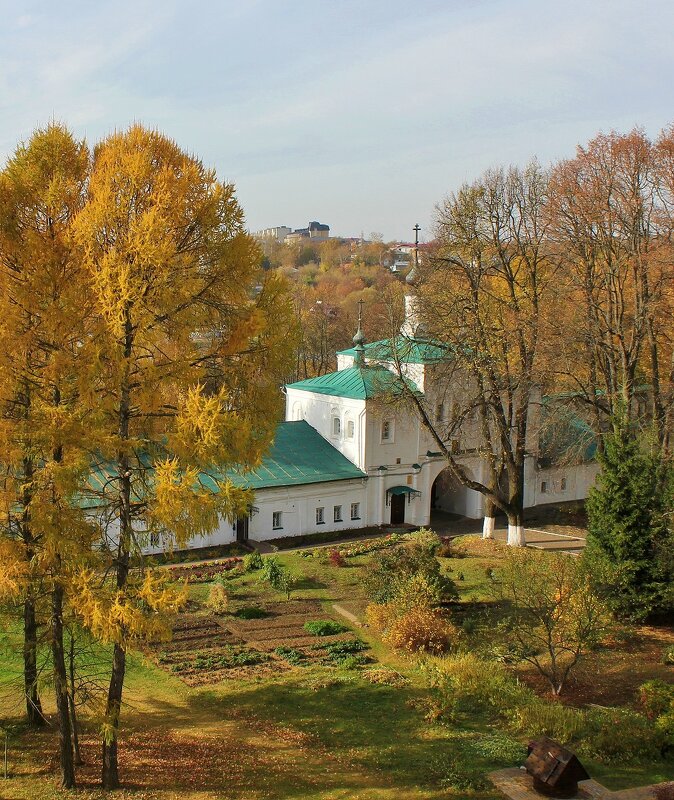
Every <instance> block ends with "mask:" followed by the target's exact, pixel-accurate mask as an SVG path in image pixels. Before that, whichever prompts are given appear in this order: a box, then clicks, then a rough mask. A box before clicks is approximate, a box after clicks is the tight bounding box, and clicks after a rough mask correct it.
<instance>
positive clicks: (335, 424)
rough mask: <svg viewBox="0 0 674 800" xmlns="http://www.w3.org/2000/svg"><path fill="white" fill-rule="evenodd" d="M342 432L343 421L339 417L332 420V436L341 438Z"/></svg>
mask: <svg viewBox="0 0 674 800" xmlns="http://www.w3.org/2000/svg"><path fill="white" fill-rule="evenodd" d="M341 432H342V421H341V420H340V418H339V417H333V418H332V435H333V436H339V435H340V434H341Z"/></svg>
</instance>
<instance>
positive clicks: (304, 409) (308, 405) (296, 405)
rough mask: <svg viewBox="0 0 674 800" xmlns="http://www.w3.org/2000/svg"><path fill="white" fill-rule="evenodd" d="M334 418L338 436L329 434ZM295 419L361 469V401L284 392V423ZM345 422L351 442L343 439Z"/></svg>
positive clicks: (298, 390) (362, 427) (345, 428)
mask: <svg viewBox="0 0 674 800" xmlns="http://www.w3.org/2000/svg"><path fill="white" fill-rule="evenodd" d="M335 417H338V418H339V420H340V425H341V432H340V434H339V436H335V435H334V434H333V427H332V424H333V423H332V420H333V419H334V418H335ZM297 419H304V420H306V421H307V422H308V423H309V425H311V427H312V428H315V429H316V430H317V431H318V432H319V433H320V435H321V436H322V437H323V438H324V439H327V441H328V442H330V444H331V445H332V446H333V447H335V448H336V449H337V450H339V452H340V453H342V454H343V455H345V456H346V457H347V458H348V459H349V461H351V462H352V463H353V464H355V465H356V466H357V467H359V468H360V469H362V470H364V469H365V467H364V463H365V453H364V445H365V432H364V427H365V423H364V420H365V401H364V400H351V399H349V398H346V397H333V396H331V395H325V394H317V393H315V392H305V391H303V390H301V389H290V388H288V389H287V390H286V420H297ZM349 420H351V421H352V422H353V423H354V435H353V438H348V436H347V431H348V422H349Z"/></svg>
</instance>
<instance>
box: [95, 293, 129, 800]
mask: <svg viewBox="0 0 674 800" xmlns="http://www.w3.org/2000/svg"><path fill="white" fill-rule="evenodd" d="M123 342H124V359H125V367H124V372H123V375H122V378H121V381H120V386H119V398H120V402H119V412H118V418H119V439H120V441H122V442H127V441H128V439H129V421H130V418H131V379H130V366H129V364H130V360H131V354H132V350H133V326H132V324H131V309H130V306H129V305H128V304H127V306H126V307H125V309H124V340H123ZM117 470H118V474H119V543H118V546H117V564H116V573H117V575H116V577H117V589H118V590H121V589H124V587H125V586H126V583H127V579H128V577H129V557H130V550H131V540H132V513H131V470H130V469H129V455H128V453H127V451H126V450H125V449H121V450H120V451H119V452H118V454H117ZM125 671H126V651H125V649H124V647H123V646H122V645H121V644H118V643H115V648H114V651H113V654H112V671H111V673H110V686H109V687H108V701H107V704H106V708H105V728H104V731H103V770H102V774H101V783H102V785H103V788H104V789H117V788H119V764H118V758H117V755H118V735H119V715H120V711H121V708H122V690H123V688H124V674H125Z"/></svg>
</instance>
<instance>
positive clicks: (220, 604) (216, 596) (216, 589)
mask: <svg viewBox="0 0 674 800" xmlns="http://www.w3.org/2000/svg"><path fill="white" fill-rule="evenodd" d="M228 605H229V598H228V597H227V592H226V591H225V587H224V586H223V585H222V584H221V583H214V584H212V585H211V588H210V589H209V590H208V599H207V600H206V606H207V607H208V608H210V609H211V611H214V612H215V613H216V614H224V613H225V611H227V606H228Z"/></svg>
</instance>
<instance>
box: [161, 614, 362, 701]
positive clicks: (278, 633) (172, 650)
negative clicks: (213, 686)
mask: <svg viewBox="0 0 674 800" xmlns="http://www.w3.org/2000/svg"><path fill="white" fill-rule="evenodd" d="M258 607H259V608H261V609H262V610H263V611H265V612H266V615H267V616H265V617H262V618H260V619H241V618H239V617H236V616H234V615H232V614H224V615H219V616H218V615H214V614H207V613H203V612H198V611H196V609H195V608H194V607H192V608H191V609H190V610H189V611H187V612H185V613H182V614H179V615H178V617H177V618H176V621H175V624H174V628H173V638H172V640H171V641H169V642H165V643H163V644H162V645H160V646H159V647H158V648H157V649H156V650H155V653H154V655H155V657H156V660H157V663H158V664H159V665H160V666H162V667H163V668H164V669H167V670H169V671H170V672H173V673H175V674H176V675H178V677H179V678H180V679H181V680H182V681H184V682H185V683H186V684H188V685H189V686H201V685H204V684H208V683H215V682H217V681H221V680H225V679H237V678H243V679H245V678H248V679H250V678H252V677H265V676H269V675H271V674H276V673H279V672H285V671H287V670H289V669H292V668H293V667H292V666H291V665H290V664H289V663H288V662H287V661H286V660H285V659H283V658H282V657H280V656H279V655H277V654H276V653H275V652H274V651H275V649H276V648H277V647H285V648H292V649H293V650H296V651H298V653H299V654H300V656H301V663H302V664H306V665H308V664H310V663H312V662H317V661H321V660H323V659H325V657H326V652H325V650H323V649H322V648H321V647H320V645H322V644H329V643H331V642H339V641H346V640H349V639H353V638H354V634H353V633H352V632H346V633H340V634H335V635H333V636H312V635H311V634H309V633H307V631H305V630H304V624H305V623H306V622H308V621H310V620H316V619H327V618H331V619H332V618H333V617H332V616H330V615H328V614H326V613H325V611H323V609H322V608H321V605H320V603H319V602H317V601H316V600H286V601H283V602H278V603H273V602H267V603H262V604H259V606H258ZM340 621H341V620H340ZM247 658H251V659H259V663H255V664H240V663H236V662H237V661H240V660H241V659H244V660H245V659H247Z"/></svg>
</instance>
